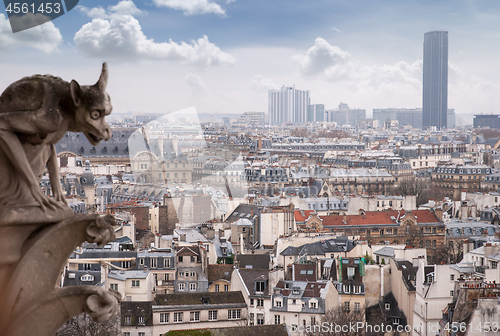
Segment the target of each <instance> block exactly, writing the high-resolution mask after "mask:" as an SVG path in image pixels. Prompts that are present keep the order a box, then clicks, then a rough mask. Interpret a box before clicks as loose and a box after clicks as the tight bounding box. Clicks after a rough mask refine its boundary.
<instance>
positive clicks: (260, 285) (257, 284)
mask: <svg viewBox="0 0 500 336" xmlns="http://www.w3.org/2000/svg"><path fill="white" fill-rule="evenodd" d="M265 287H266V283H265V282H264V281H257V282H255V291H256V292H257V293H263V292H264V288H265Z"/></svg>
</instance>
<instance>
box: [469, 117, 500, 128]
mask: <svg viewBox="0 0 500 336" xmlns="http://www.w3.org/2000/svg"><path fill="white" fill-rule="evenodd" d="M473 127H474V128H483V127H489V128H494V129H499V128H500V115H498V114H477V115H475V116H474V122H473Z"/></svg>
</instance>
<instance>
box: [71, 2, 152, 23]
mask: <svg viewBox="0 0 500 336" xmlns="http://www.w3.org/2000/svg"><path fill="white" fill-rule="evenodd" d="M77 8H78V9H79V10H80V11H81V12H82V13H84V14H85V15H87V16H88V17H90V18H92V19H110V18H112V16H113V14H114V15H132V16H133V15H139V14H145V12H143V11H141V10H140V9H139V8H137V7H136V5H135V4H134V2H133V1H132V0H121V1H120V2H118V3H117V4H116V5H114V6H109V7H108V8H109V11H110V12H111V13H112V14H108V13H106V10H105V9H104V8H102V7H101V6H99V7H94V8H88V7H85V6H78V7H77Z"/></svg>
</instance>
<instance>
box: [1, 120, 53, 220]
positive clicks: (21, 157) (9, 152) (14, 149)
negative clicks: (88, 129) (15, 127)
mask: <svg viewBox="0 0 500 336" xmlns="http://www.w3.org/2000/svg"><path fill="white" fill-rule="evenodd" d="M0 145H1V146H2V150H3V151H4V153H5V155H6V156H7V157H8V158H9V161H10V162H11V164H12V165H13V166H14V168H15V169H16V171H17V172H18V173H19V174H20V175H21V177H22V178H23V179H24V180H25V181H26V183H27V184H28V186H29V188H30V190H31V194H32V196H33V198H34V199H35V200H36V201H37V202H39V203H40V206H41V207H42V208H45V206H47V207H49V208H51V209H53V210H55V205H54V204H52V203H53V202H50V200H49V199H48V198H47V197H46V196H45V195H44V194H43V193H42V191H41V189H40V185H39V183H38V181H37V179H36V177H35V174H34V173H33V170H32V169H31V166H30V163H29V161H28V158H27V157H26V153H25V152H24V149H23V146H22V145H21V142H20V141H19V138H18V137H17V135H16V134H15V133H13V132H9V131H5V130H2V129H0Z"/></svg>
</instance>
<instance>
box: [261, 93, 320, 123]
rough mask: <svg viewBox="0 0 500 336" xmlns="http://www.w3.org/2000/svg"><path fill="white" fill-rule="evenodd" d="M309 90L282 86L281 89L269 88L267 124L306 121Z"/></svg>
mask: <svg viewBox="0 0 500 336" xmlns="http://www.w3.org/2000/svg"><path fill="white" fill-rule="evenodd" d="M309 104H310V101H309V91H302V90H296V89H295V86H294V87H286V86H283V87H282V88H281V90H269V124H270V125H277V124H281V123H284V122H293V123H295V124H303V123H305V122H306V117H307V106H308V105H309Z"/></svg>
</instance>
